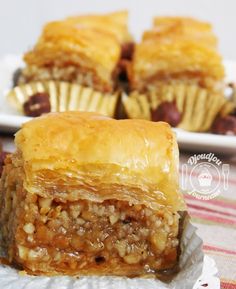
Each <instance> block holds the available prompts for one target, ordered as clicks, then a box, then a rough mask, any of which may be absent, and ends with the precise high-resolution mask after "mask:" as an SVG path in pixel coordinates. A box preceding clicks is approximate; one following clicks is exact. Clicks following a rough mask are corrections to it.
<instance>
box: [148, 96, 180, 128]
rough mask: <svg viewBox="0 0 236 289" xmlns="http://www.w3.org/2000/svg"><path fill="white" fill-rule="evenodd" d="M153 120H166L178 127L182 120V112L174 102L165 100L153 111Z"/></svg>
mask: <svg viewBox="0 0 236 289" xmlns="http://www.w3.org/2000/svg"><path fill="white" fill-rule="evenodd" d="M151 115H152V120H153V121H165V122H167V123H169V124H170V125H171V126H172V127H176V126H177V125H178V124H179V123H180V121H181V113H180V112H179V111H178V108H177V106H176V104H175V103H174V102H169V101H165V102H163V103H161V104H160V105H159V106H158V107H157V109H156V110H153V111H152V112H151Z"/></svg>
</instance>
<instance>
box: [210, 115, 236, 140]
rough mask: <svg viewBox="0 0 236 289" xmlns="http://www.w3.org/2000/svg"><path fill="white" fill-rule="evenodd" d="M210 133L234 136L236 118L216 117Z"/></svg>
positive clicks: (229, 116) (228, 116)
mask: <svg viewBox="0 0 236 289" xmlns="http://www.w3.org/2000/svg"><path fill="white" fill-rule="evenodd" d="M211 131H212V132H213V133H216V134H227V135H236V116H233V115H227V116H224V117H217V118H216V119H215V121H214V123H213V125H212V128H211Z"/></svg>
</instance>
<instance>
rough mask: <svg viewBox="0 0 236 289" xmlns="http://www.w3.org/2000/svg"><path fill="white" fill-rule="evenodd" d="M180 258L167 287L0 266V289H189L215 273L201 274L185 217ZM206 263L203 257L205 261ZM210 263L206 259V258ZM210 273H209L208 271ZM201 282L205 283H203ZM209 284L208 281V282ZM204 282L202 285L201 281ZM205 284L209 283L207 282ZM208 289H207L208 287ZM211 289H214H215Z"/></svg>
mask: <svg viewBox="0 0 236 289" xmlns="http://www.w3.org/2000/svg"><path fill="white" fill-rule="evenodd" d="M180 246H181V252H182V253H181V255H180V259H179V268H180V271H179V273H177V275H176V276H175V277H174V278H173V280H172V281H171V282H169V283H164V282H161V281H160V280H157V279H154V278H148V279H146V278H122V277H106V276H104V277H81V278H79V279H76V278H73V277H68V276H62V277H60V276H59V277H43V276H38V277H35V276H30V275H26V274H25V273H24V272H20V271H17V270H16V269H13V268H11V267H10V266H6V265H0V288H1V289H16V288H17V289H23V288H24V289H25V288H27V289H31V288H32V289H37V288H40V289H49V288H50V289H51V288H56V289H79V288H83V289H91V288H96V289H136V288H140V289H144V288H145V289H157V288H158V289H192V288H193V287H194V285H195V287H194V288H200V286H199V287H198V286H197V287H196V284H200V283H199V282H200V281H199V280H205V279H206V277H207V278H212V279H213V278H214V275H215V274H216V272H217V270H216V268H215V265H214V262H213V261H212V262H213V265H214V266H212V265H211V267H212V268H209V266H208V268H207V269H208V274H207V276H204V272H203V275H202V276H201V274H202V270H203V264H204V262H205V261H204V253H203V251H202V240H201V239H200V238H199V237H198V236H197V234H196V228H195V227H194V226H193V225H192V224H191V223H190V219H189V217H188V216H186V217H185V220H184V225H183V232H182V237H181V240H180ZM205 259H206V257H205ZM209 259H210V258H209ZM209 270H210V271H209ZM204 278H205V279H204ZM208 280H209V279H208ZM205 282H206V281H205ZM208 282H209V281H208ZM209 288H211V287H209ZM214 289H218V288H215V287H214Z"/></svg>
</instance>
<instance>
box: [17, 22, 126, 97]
mask: <svg viewBox="0 0 236 289" xmlns="http://www.w3.org/2000/svg"><path fill="white" fill-rule="evenodd" d="M120 55H121V46H120V43H119V42H118V40H117V39H116V38H115V37H114V36H112V35H111V34H109V33H106V32H104V31H102V30H96V29H93V28H89V27H77V26H76V25H71V24H70V23H68V22H67V21H57V22H50V23H48V24H47V25H46V26H45V27H44V29H43V32H42V34H41V36H40V38H39V40H38V41H37V43H36V45H35V46H34V48H33V49H32V50H31V51H29V52H27V53H26V54H25V55H24V61H25V63H26V67H25V68H24V69H23V71H22V74H21V76H20V77H19V80H18V84H22V83H26V82H30V81H45V80H60V81H68V82H72V83H77V84H81V85H85V86H89V87H91V88H94V89H96V90H98V91H102V92H112V91H113V90H114V88H115V70H116V68H117V64H118V61H119V59H120Z"/></svg>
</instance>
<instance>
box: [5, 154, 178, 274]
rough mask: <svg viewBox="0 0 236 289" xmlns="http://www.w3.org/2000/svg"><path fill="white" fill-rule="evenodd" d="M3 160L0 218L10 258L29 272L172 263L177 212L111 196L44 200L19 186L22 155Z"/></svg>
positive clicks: (140, 269) (113, 270) (148, 269)
mask: <svg viewBox="0 0 236 289" xmlns="http://www.w3.org/2000/svg"><path fill="white" fill-rule="evenodd" d="M18 156H19V155H18ZM7 162H8V163H7V165H6V167H5V169H4V173H3V177H2V181H1V203H0V205H1V216H0V222H1V228H2V234H3V241H4V244H5V247H6V249H7V251H8V257H9V260H10V261H11V262H14V263H17V264H18V265H20V266H21V267H23V268H24V269H26V270H27V271H29V272H31V273H33V274H39V273H46V274H60V273H66V274H70V275H87V274H88V275H90V274H104V275H127V276H138V275H146V274H149V273H150V274H157V273H158V272H160V270H163V269H173V268H174V267H175V265H176V263H177V255H178V250H179V249H178V245H179V239H178V237H179V236H178V234H179V214H178V213H177V212H173V211H172V210H171V209H169V208H168V207H161V208H160V209H158V210H153V209H151V208H148V207H147V206H145V205H143V204H132V202H127V201H120V200H116V199H107V200H105V201H103V202H96V201H91V200H88V199H78V200H73V201H70V200H62V199H61V200H60V199H59V198H55V197H51V198H45V197H42V196H40V195H38V194H35V193H31V192H28V191H27V190H26V189H25V188H24V185H23V183H24V180H25V174H24V169H23V167H22V160H21V159H19V158H16V159H14V158H13V163H12V159H11V158H9V159H8V161H7Z"/></svg>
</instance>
